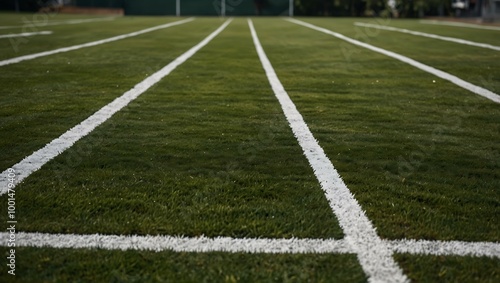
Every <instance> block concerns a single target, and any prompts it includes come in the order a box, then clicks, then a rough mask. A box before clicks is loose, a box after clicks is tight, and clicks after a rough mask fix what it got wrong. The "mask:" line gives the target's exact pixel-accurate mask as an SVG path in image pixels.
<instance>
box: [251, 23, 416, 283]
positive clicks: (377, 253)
mask: <svg viewBox="0 0 500 283" xmlns="http://www.w3.org/2000/svg"><path fill="white" fill-rule="evenodd" d="M248 25H249V27H250V31H251V33H252V38H253V41H254V44H255V48H256V50H257V53H258V55H259V58H260V61H261V63H262V66H263V67H264V70H265V72H266V75H267V78H268V80H269V83H270V84H271V87H272V89H273V91H274V93H275V95H276V98H277V99H278V101H279V103H280V104H281V108H282V109H283V112H284V114H285V117H286V119H287V121H288V123H289V124H290V128H291V129H292V131H293V133H294V135H295V137H296V138H297V141H298V142H299V144H300V146H301V148H302V150H303V152H304V155H305V156H306V158H307V160H308V161H309V164H310V165H311V167H312V169H313V171H314V174H315V175H316V178H317V179H318V181H319V183H320V185H321V188H322V189H323V191H324V193H325V196H326V198H327V200H328V202H329V204H330V207H331V208H332V210H333V212H334V213H335V215H336V216H337V219H338V221H339V223H340V226H341V227H342V229H343V231H344V234H345V240H346V242H347V243H349V245H350V246H351V247H352V248H353V251H354V252H355V253H356V254H357V256H358V260H359V262H360V264H361V267H362V268H363V270H364V271H365V273H366V275H367V276H368V277H369V278H370V279H369V280H370V282H407V281H408V279H407V278H406V276H405V275H404V274H403V271H402V270H401V269H400V268H399V266H398V265H397V263H396V262H395V261H394V259H393V257H392V250H390V249H389V246H388V245H387V244H386V243H385V242H384V241H382V239H380V237H379V236H378V235H377V232H376V231H375V227H374V226H373V224H372V223H371V222H370V220H369V219H368V217H366V215H365V212H364V211H363V210H362V209H361V207H360V206H359V204H358V202H357V201H356V199H355V198H354V196H353V195H352V194H351V192H350V191H349V189H348V188H347V186H346V185H345V183H344V181H343V180H342V178H341V177H340V175H339V173H338V172H337V170H336V169H335V168H334V167H333V164H332V163H331V162H330V160H329V159H328V157H327V156H326V154H325V152H324V151H323V149H322V148H321V146H320V145H319V144H318V142H317V141H316V139H315V138H314V136H313V134H312V133H311V131H310V130H309V128H308V127H307V124H306V122H305V121H304V119H303V118H302V115H301V114H300V112H299V111H298V110H297V108H296V107H295V104H294V103H293V101H292V100H291V99H290V97H289V96H288V94H287V92H286V90H285V89H284V87H283V85H282V84H281V82H280V80H279V78H278V75H277V74H276V72H275V71H274V68H273V66H272V65H271V62H270V61H269V59H268V58H267V56H266V53H265V52H264V49H263V48H262V45H261V44H260V41H259V38H258V37H257V33H256V32H255V29H254V27H253V23H252V21H251V20H250V19H248Z"/></svg>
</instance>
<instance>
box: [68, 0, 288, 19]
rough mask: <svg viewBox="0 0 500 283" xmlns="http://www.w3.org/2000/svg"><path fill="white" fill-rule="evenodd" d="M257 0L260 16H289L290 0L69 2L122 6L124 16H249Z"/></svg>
mask: <svg viewBox="0 0 500 283" xmlns="http://www.w3.org/2000/svg"><path fill="white" fill-rule="evenodd" d="M223 1H224V3H223ZM256 2H261V3H262V9H261V11H260V14H261V15H268V16H279V15H287V16H288V15H289V5H290V0H257V1H256V0H73V1H72V4H73V5H75V6H79V7H101V8H122V9H124V12H125V15H177V14H178V13H179V15H181V16H220V15H221V14H225V15H227V16H249V15H255V14H257V8H256V4H255V3H256ZM177 4H179V7H178V8H177ZM224 4H225V5H224Z"/></svg>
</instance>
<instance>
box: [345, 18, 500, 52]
mask: <svg viewBox="0 0 500 283" xmlns="http://www.w3.org/2000/svg"><path fill="white" fill-rule="evenodd" d="M354 25H356V26H362V27H369V28H376V29H383V30H389V31H397V32H401V33H407V34H411V35H417V36H423V37H428V38H432V39H439V40H444V41H450V42H454V43H459V44H464V45H470V46H475V47H482V48H488V49H493V50H496V51H500V46H495V45H491V44H486V43H479V42H474V41H469V40H465V39H460V38H455V37H448V36H440V35H436V34H431V33H425V32H419V31H413V30H408V29H400V28H394V27H388V26H381V25H374V24H367V23H360V22H355V23H354Z"/></svg>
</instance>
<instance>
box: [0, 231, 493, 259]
mask: <svg viewBox="0 0 500 283" xmlns="http://www.w3.org/2000/svg"><path fill="white" fill-rule="evenodd" d="M15 235H16V246H18V247H36V248H43V247H46V248H56V249H105V250H122V251H124V250H144V251H154V252H161V251H168V250H170V251H175V252H228V253H266V254H327V253H331V254H355V253H356V251H355V249H353V248H352V246H351V245H349V243H348V242H347V241H345V240H343V239H339V240H336V239H299V238H291V239H269V238H259V239H255V238H243V239H237V238H230V237H216V238H209V237H204V236H202V237H183V236H165V235H162V236H160V235H158V236H151V235H147V236H135V235H134V236H125V235H101V234H88V235H76V234H46V233H26V232H18V233H16V234H15ZM9 239H10V233H8V232H1V233H0V246H7V244H8V241H9ZM384 242H386V243H387V245H388V246H389V248H390V249H391V250H392V251H393V252H394V253H400V254H412V255H435V256H470V257H483V256H484V257H489V258H497V259H500V243H491V242H475V243H474V242H458V241H450V242H446V241H427V240H407V239H404V240H392V241H390V240H384Z"/></svg>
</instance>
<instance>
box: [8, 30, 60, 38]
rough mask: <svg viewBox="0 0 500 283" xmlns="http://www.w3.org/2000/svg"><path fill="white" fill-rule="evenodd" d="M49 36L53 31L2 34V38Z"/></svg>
mask: <svg viewBox="0 0 500 283" xmlns="http://www.w3.org/2000/svg"><path fill="white" fill-rule="evenodd" d="M49 34H52V32H51V31H39V32H23V33H11V34H1V35H0V38H13V37H26V36H34V35H49Z"/></svg>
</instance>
